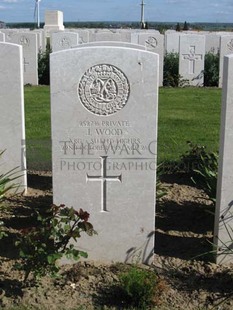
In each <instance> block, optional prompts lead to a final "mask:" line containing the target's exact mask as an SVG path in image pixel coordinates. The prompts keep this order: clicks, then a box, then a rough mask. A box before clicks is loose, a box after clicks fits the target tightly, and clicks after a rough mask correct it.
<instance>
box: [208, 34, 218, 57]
mask: <svg viewBox="0 0 233 310" xmlns="http://www.w3.org/2000/svg"><path fill="white" fill-rule="evenodd" d="M205 40H206V42H205V52H206V54H207V53H212V54H215V55H216V54H218V53H219V49H220V35H218V34H217V33H208V34H207V35H206V37H205Z"/></svg>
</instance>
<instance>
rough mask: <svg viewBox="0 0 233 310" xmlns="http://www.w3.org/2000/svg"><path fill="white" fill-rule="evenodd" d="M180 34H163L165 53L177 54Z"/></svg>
mask: <svg viewBox="0 0 233 310" xmlns="http://www.w3.org/2000/svg"><path fill="white" fill-rule="evenodd" d="M181 35H182V34H181V33H180V32H171V33H166V34H165V50H166V52H167V53H179V44H180V36H181Z"/></svg>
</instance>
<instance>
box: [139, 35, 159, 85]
mask: <svg viewBox="0 0 233 310" xmlns="http://www.w3.org/2000/svg"><path fill="white" fill-rule="evenodd" d="M138 44H140V45H143V46H145V47H146V49H147V50H148V51H150V52H153V53H157V54H158V55H159V86H162V85H163V61H164V35H162V34H159V33H156V32H155V33H153V32H151V33H146V34H145V33H139V34H138Z"/></svg>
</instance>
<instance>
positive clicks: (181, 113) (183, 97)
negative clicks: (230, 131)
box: [158, 88, 221, 162]
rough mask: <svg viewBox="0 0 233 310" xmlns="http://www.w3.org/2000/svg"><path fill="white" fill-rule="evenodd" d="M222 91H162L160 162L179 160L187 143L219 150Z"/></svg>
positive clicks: (169, 89) (168, 89)
mask: <svg viewBox="0 0 233 310" xmlns="http://www.w3.org/2000/svg"><path fill="white" fill-rule="evenodd" d="M220 110H221V89H218V88H161V89H160V94H159V121H158V162H162V161H165V160H176V159H178V158H179V156H180V155H181V154H184V153H185V152H186V151H187V149H188V147H187V144H186V141H192V142H193V143H194V144H200V145H205V146H206V147H207V150H209V151H217V150H218V147H219V130H220Z"/></svg>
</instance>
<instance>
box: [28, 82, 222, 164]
mask: <svg viewBox="0 0 233 310" xmlns="http://www.w3.org/2000/svg"><path fill="white" fill-rule="evenodd" d="M220 109H221V89H218V88H191V87H190V88H160V91H159V123H158V162H162V161H165V160H176V159H178V158H179V156H180V155H181V154H183V153H185V151H186V150H187V149H188V147H187V144H186V141H192V142H193V143H197V144H201V145H205V146H207V150H209V151H217V150H218V145H219V129H220ZM25 114H26V139H27V157H28V168H29V169H41V170H42V169H51V144H50V141H51V133H50V131H51V126H50V97H49V87H48V86H38V87H25Z"/></svg>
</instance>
